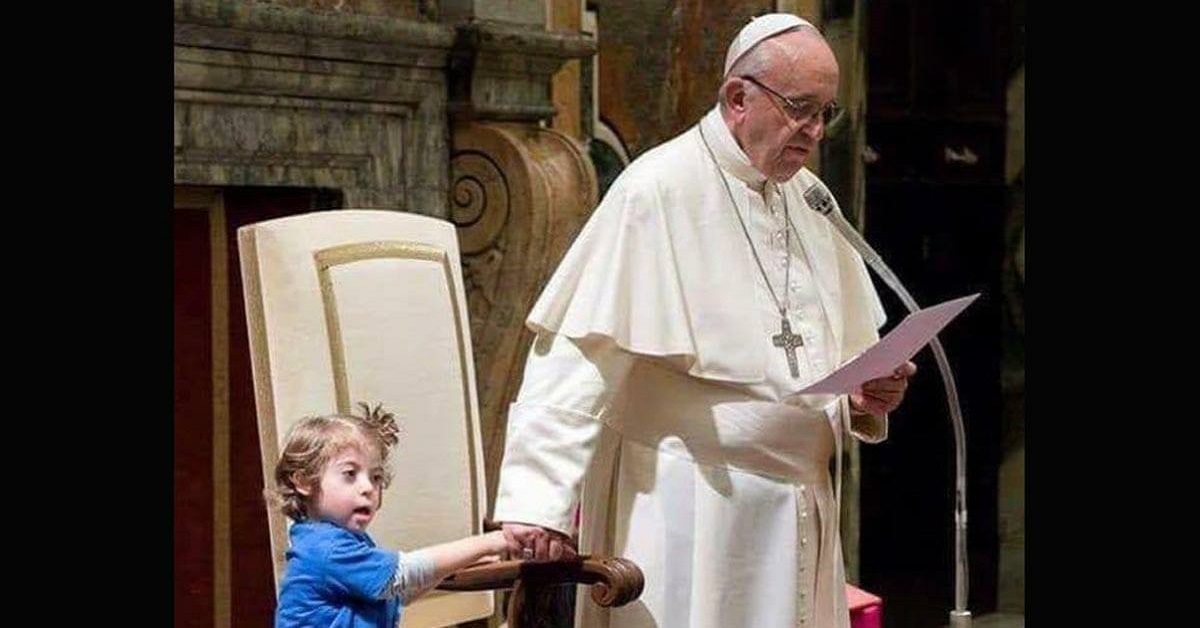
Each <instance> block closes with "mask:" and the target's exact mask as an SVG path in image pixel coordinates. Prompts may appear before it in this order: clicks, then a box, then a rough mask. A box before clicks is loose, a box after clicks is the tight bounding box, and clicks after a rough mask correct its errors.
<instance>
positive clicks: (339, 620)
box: [267, 404, 505, 628]
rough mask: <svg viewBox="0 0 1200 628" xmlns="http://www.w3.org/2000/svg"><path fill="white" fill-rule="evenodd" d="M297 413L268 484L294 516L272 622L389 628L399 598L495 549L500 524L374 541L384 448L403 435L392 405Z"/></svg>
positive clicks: (500, 546) (384, 475) (385, 478)
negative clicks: (415, 540) (429, 537)
mask: <svg viewBox="0 0 1200 628" xmlns="http://www.w3.org/2000/svg"><path fill="white" fill-rule="evenodd" d="M359 406H360V407H361V408H362V410H363V416H361V417H358V416H353V415H342V414H335V415H328V416H318V417H309V418H305V419H303V420H301V421H300V422H299V423H297V424H296V425H295V426H293V427H292V429H291V431H290V432H289V433H288V437H287V443H286V444H284V447H283V451H282V452H281V453H280V456H279V462H278V463H277V464H276V465H275V487H274V488H273V489H269V490H268V491H267V497H268V499H269V500H271V501H272V502H274V503H275V504H276V505H277V506H278V507H279V508H280V509H282V510H283V513H284V514H285V515H287V516H288V517H289V518H290V519H291V520H292V521H293V522H294V523H293V524H292V526H291V530H290V537H291V547H290V548H289V549H288V551H287V571H286V573H285V575H284V577H283V583H282V585H281V586H280V589H279V607H278V609H276V612H275V626H276V627H277V628H279V627H283V626H355V627H357V626H380V627H386V628H392V627H394V626H395V625H396V623H397V621H398V620H399V618H400V607H401V605H402V604H407V603H408V602H410V601H412V600H414V599H416V598H417V597H419V596H420V595H421V594H423V593H425V592H426V591H428V590H429V589H431V588H433V587H434V586H435V585H437V583H438V582H440V581H441V580H442V579H443V578H445V577H446V576H448V575H450V574H451V573H453V572H455V571H457V570H459V569H462V568H463V567H467V566H469V565H471V564H473V563H477V562H479V561H480V560H482V559H485V558H488V557H491V556H494V555H500V554H502V553H503V551H504V549H505V542H504V538H503V536H502V535H501V533H500V532H491V533H488V534H483V535H479V536H472V537H467V538H465V539H460V540H457V541H452V542H449V543H444V544H441V545H435V546H432V547H427V548H423V549H419V550H416V551H413V552H396V551H392V550H385V549H382V548H379V547H376V546H375V543H374V542H373V541H372V540H371V537H369V536H367V526H368V525H369V524H370V523H371V520H372V519H373V518H374V517H375V513H376V512H377V511H378V510H379V507H380V505H381V497H382V494H383V489H384V488H386V487H387V486H388V484H389V483H390V482H391V473H390V472H389V471H388V467H387V456H388V452H389V450H390V449H391V447H392V445H395V444H396V442H397V441H398V440H399V438H398V435H399V430H398V429H397V427H396V423H395V420H394V419H393V418H392V415H391V414H390V413H385V412H383V411H382V409H381V408H380V407H379V406H376V407H375V408H374V409H372V408H370V407H368V406H367V405H366V404H359Z"/></svg>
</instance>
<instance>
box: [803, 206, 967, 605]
mask: <svg viewBox="0 0 1200 628" xmlns="http://www.w3.org/2000/svg"><path fill="white" fill-rule="evenodd" d="M804 200H805V202H807V203H808V206H809V207H811V208H812V209H814V210H815V211H816V212H817V213H819V214H821V215H823V216H825V217H826V218H828V219H829V222H830V223H832V224H833V226H834V227H835V228H837V230H838V231H839V232H840V233H841V234H842V235H843V236H844V237H845V238H846V240H847V241H849V242H850V245H851V246H852V247H854V249H855V250H856V251H858V252H859V254H860V255H862V257H863V260H864V261H866V262H867V264H868V265H869V266H870V267H871V268H872V269H874V270H875V272H876V273H877V274H878V275H879V276H880V278H882V279H883V281H884V283H886V284H887V285H888V287H889V288H891V289H892V291H893V292H895V293H896V296H898V297H900V301H901V302H903V303H904V306H905V307H906V308H908V311H909V312H916V311H917V310H919V309H920V307H919V306H918V305H917V301H916V299H913V297H912V295H911V294H909V292H908V290H906V289H905V288H904V285H903V284H901V283H900V279H899V277H897V276H896V274H895V273H893V272H892V269H891V268H888V265H887V264H885V263H884V262H883V258H881V257H880V256H879V254H878V253H876V252H875V250H874V249H872V248H871V245H870V244H868V243H867V241H866V239H864V238H863V237H862V235H861V234H859V232H858V231H857V230H856V229H855V228H854V227H853V226H852V225H851V224H850V223H849V222H846V219H845V217H843V216H842V214H841V212H838V211H834V208H835V204H834V202H833V197H832V196H830V194H829V192H828V191H827V190H825V189H824V187H823V186H821V185H819V184H816V185H813V186H812V187H810V188H808V189H807V190H805V192H804ZM930 348H932V349H933V357H934V359H935V360H936V361H937V366H938V371H939V372H941V375H942V383H943V384H944V386H945V388H946V402H947V404H948V405H949V407H950V419H951V423H952V424H953V425H954V463H955V464H954V470H955V476H954V609H953V610H951V611H950V628H970V626H971V611H969V610H967V585H968V580H967V445H966V432H965V430H964V429H963V418H962V409H961V408H960V407H959V403H958V389H957V388H955V386H954V374H953V373H951V371H950V361H949V359H947V358H946V350H945V349H944V348H942V343H941V341H940V340H938V337H937V336H934V337H933V340H932V341H930Z"/></svg>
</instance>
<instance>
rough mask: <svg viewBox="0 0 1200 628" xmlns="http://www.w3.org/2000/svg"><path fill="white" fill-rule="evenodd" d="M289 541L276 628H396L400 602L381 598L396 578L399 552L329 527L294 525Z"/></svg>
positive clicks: (319, 523)
mask: <svg viewBox="0 0 1200 628" xmlns="http://www.w3.org/2000/svg"><path fill="white" fill-rule="evenodd" d="M289 535H290V537H291V548H290V549H288V551H287V571H286V572H285V574H284V576H283V584H282V585H281V586H280V587H279V607H278V608H277V609H276V610H275V627H276V628H290V627H292V626H297V627H299V626H305V627H313V626H320V627H325V626H330V627H333V626H336V627H338V628H350V627H354V628H360V627H364V626H372V627H380V628H394V626H395V625H396V623H397V622H398V621H399V619H400V600H399V598H397V597H394V596H393V597H389V598H388V599H379V596H380V594H382V593H383V591H384V588H385V587H386V586H388V584H389V583H390V582H391V580H392V577H393V576H394V575H395V574H396V565H397V563H398V561H399V554H398V553H397V552H393V551H388V550H384V549H380V548H378V547H376V546H375V542H374V541H372V540H371V537H369V536H367V535H366V534H365V533H359V532H354V531H351V530H347V529H346V528H343V527H341V526H339V525H336V524H333V523H330V522H328V521H301V522H298V523H295V524H293V525H292V527H291V530H290V532H289Z"/></svg>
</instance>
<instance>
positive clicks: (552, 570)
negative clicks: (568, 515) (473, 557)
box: [437, 555, 644, 606]
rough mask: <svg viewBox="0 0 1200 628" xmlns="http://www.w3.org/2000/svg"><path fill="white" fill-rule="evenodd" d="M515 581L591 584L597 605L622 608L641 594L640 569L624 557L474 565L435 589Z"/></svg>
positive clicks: (482, 586) (488, 586) (465, 588)
mask: <svg viewBox="0 0 1200 628" xmlns="http://www.w3.org/2000/svg"><path fill="white" fill-rule="evenodd" d="M518 581H519V582H520V584H521V585H522V586H523V587H525V588H529V587H534V588H544V587H547V586H555V585H560V584H572V583H579V584H590V585H592V600H593V601H594V602H596V604H599V605H600V606H623V605H625V604H628V603H629V602H632V601H633V600H636V599H637V598H638V596H639V595H641V594H642V586H643V584H644V580H643V577H642V570H641V569H640V568H639V567H638V566H637V565H636V564H634V562H633V561H631V560H628V559H626V558H616V557H595V556H586V555H585V556H579V557H577V558H574V559H571V560H560V561H552V562H543V563H535V562H530V561H519V560H506V561H500V562H495V563H488V564H484V565H476V566H474V567H468V568H466V569H463V570H462V571H459V572H458V573H456V574H454V575H452V576H450V577H448V578H446V579H445V580H443V581H442V582H441V584H439V585H438V586H437V588H438V589H442V590H445V591H486V590H499V589H510V588H514V587H516V586H517V584H518Z"/></svg>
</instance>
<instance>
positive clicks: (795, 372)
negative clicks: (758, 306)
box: [771, 316, 804, 379]
mask: <svg viewBox="0 0 1200 628" xmlns="http://www.w3.org/2000/svg"><path fill="white" fill-rule="evenodd" d="M779 323H780V326H781V328H782V330H781V331H780V332H779V333H778V334H775V335H774V336H771V344H774V345H775V346H776V347H779V348H781V349H783V353H784V354H785V355H787V361H788V369H789V370H790V371H791V372H792V378H793V379H798V378H799V377H800V367H799V365H797V364H796V347H799V346H800V345H802V344H804V340H803V339H801V338H800V336H797V335H796V334H793V333H792V325H791V324H790V323H788V319H787V317H786V316H780V317H779Z"/></svg>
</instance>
